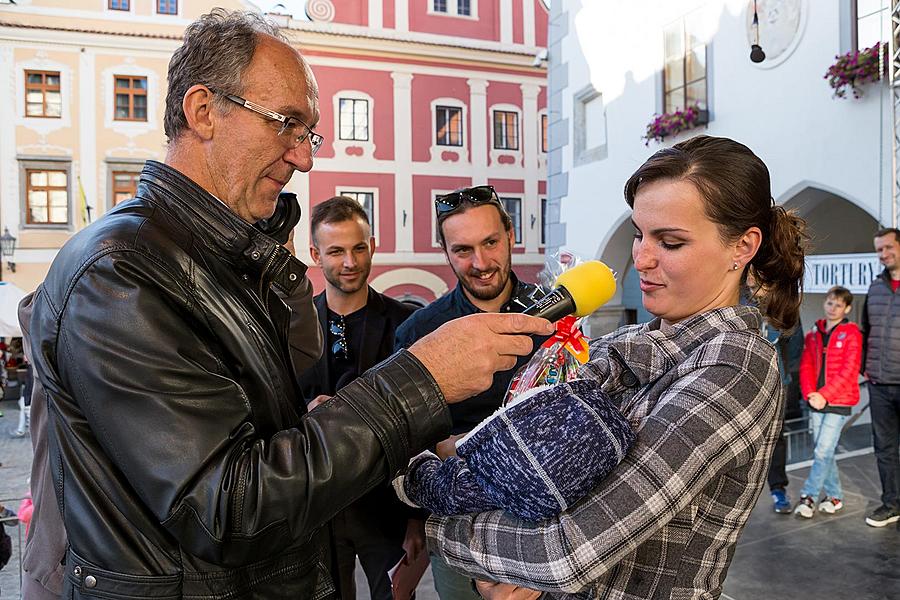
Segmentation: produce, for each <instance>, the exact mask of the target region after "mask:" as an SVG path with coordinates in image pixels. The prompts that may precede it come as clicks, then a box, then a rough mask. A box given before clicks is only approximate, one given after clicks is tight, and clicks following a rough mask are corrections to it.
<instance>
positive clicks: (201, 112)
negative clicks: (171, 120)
mask: <svg viewBox="0 0 900 600" xmlns="http://www.w3.org/2000/svg"><path fill="white" fill-rule="evenodd" d="M212 108H213V93H212V92H211V91H210V90H209V88H208V87H206V86H205V85H201V84H199V83H198V84H197V85H192V86H191V87H190V88H189V89H188V91H187V92H185V94H184V98H183V99H182V100H181V110H183V111H184V116H185V119H187V123H188V129H190V130H191V131H193V132H194V134H195V135H197V137H199V138H200V139H202V140H208V139H210V138H212V134H213V129H214V127H213V126H214V121H215V117H214V116H213V114H212Z"/></svg>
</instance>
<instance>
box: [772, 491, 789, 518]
mask: <svg viewBox="0 0 900 600" xmlns="http://www.w3.org/2000/svg"><path fill="white" fill-rule="evenodd" d="M772 504H773V507H774V509H775V512H777V513H778V514H779V515H789V514H791V499H790V498H789V497H788V495H787V492H785V491H784V488H775V489H774V490H772Z"/></svg>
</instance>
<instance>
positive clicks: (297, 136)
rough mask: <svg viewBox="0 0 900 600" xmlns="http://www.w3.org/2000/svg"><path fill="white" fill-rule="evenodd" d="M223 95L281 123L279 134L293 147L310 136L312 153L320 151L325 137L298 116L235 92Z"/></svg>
mask: <svg viewBox="0 0 900 600" xmlns="http://www.w3.org/2000/svg"><path fill="white" fill-rule="evenodd" d="M222 95H223V96H225V97H226V98H228V99H229V100H231V101H232V102H234V103H235V104H237V105H239V106H243V107H244V108H246V109H247V110H252V111H253V112H255V113H256V114H258V115H262V116H263V117H265V118H267V119H269V120H272V121H278V122H279V123H281V129H279V130H278V136H279V137H281V138H283V139H286V140H288V143H289V144H290V146H291V148H292V149H293V148H296V147H297V146H299V145H300V144H302V143H303V142H304V141H305V140H306V138H309V144H310V146H312V153H313V156H315V154H316V152H318V151H319V148H320V147H321V146H322V142H324V141H325V138H324V137H322V136H321V135H319V134H318V133H316V132H315V131H313V130H312V128H311V127H310V126H309V125H307V124H306V123H304V122H303V121H301V120H300V119H298V118H296V117H287V116H285V115H283V114H281V113H277V112H275V111H274V110H269V109H268V108H266V107H265V106H260V105H259V104H257V103H256V102H251V101H250V100H246V99H244V98H241V97H240V96H235V95H233V94H222Z"/></svg>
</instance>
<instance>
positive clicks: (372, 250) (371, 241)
mask: <svg viewBox="0 0 900 600" xmlns="http://www.w3.org/2000/svg"><path fill="white" fill-rule="evenodd" d="M374 254H375V236H374V235H373V236H370V237H369V256H372V255H374Z"/></svg>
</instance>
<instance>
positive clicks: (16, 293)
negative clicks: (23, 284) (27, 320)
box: [0, 281, 25, 337]
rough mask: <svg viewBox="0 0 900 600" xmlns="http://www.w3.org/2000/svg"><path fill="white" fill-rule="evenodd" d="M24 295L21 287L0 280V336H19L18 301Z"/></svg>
mask: <svg viewBox="0 0 900 600" xmlns="http://www.w3.org/2000/svg"><path fill="white" fill-rule="evenodd" d="M24 297H25V291H24V290H22V288H19V287H16V286H15V285H13V284H11V283H8V282H6V281H0V337H21V336H22V329H21V328H20V327H19V315H18V312H19V302H20V301H21V300H22V298H24Z"/></svg>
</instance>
